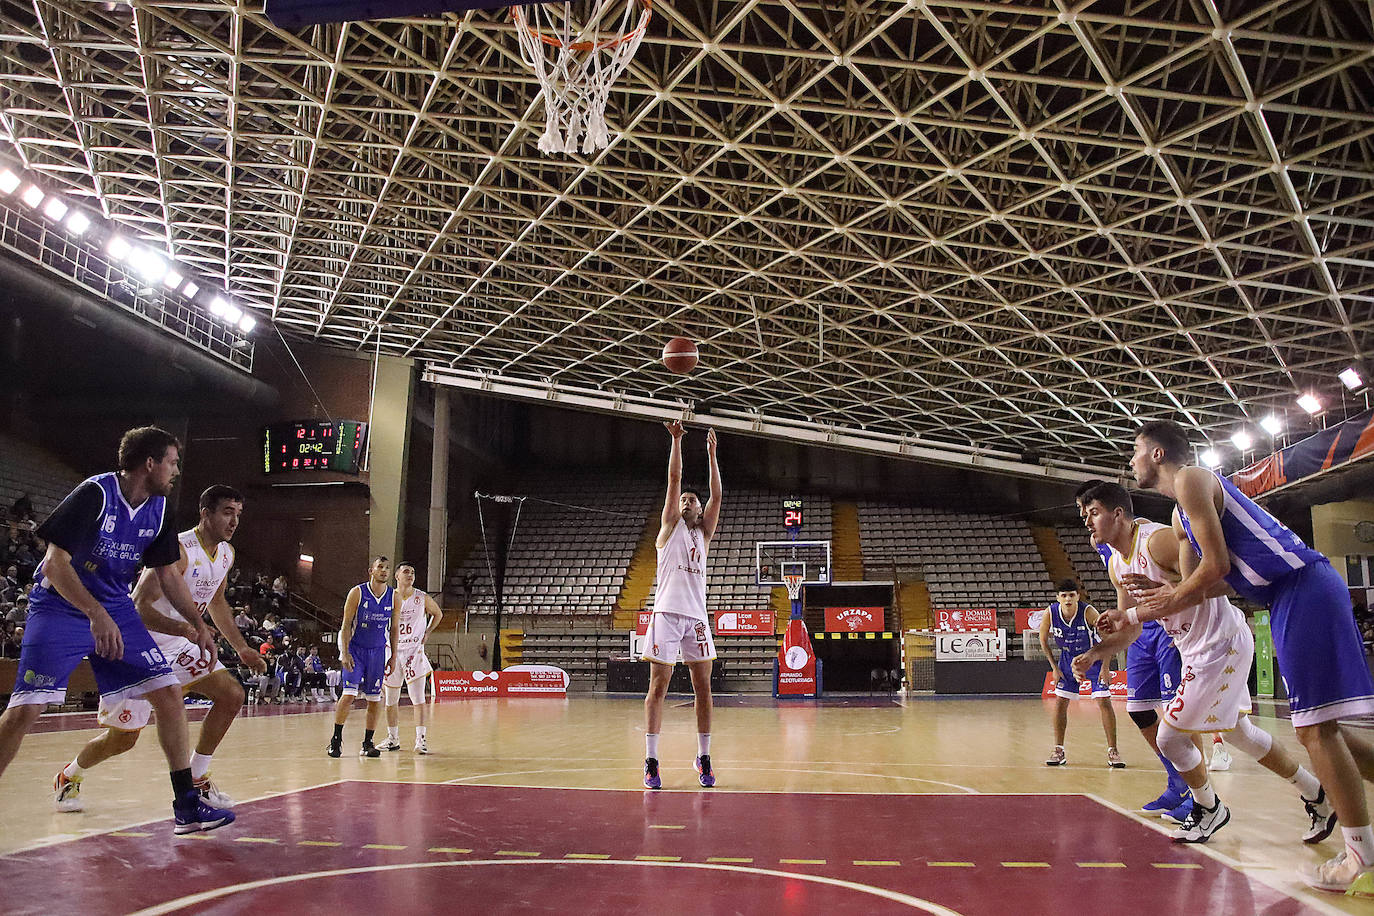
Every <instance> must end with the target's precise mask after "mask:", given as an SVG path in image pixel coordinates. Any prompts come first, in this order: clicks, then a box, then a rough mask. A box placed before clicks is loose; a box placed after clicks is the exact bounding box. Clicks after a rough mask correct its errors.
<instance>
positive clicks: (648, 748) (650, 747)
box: [644, 734, 658, 760]
mask: <svg viewBox="0 0 1374 916" xmlns="http://www.w3.org/2000/svg"><path fill="white" fill-rule="evenodd" d="M644 756H645V757H648V758H649V759H650V760H657V759H658V735H649V734H646V735H645V736H644Z"/></svg>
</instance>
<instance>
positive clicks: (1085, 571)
mask: <svg viewBox="0 0 1374 916" xmlns="http://www.w3.org/2000/svg"><path fill="white" fill-rule="evenodd" d="M1054 533H1055V534H1056V535H1058V536H1059V543H1061V544H1063V545H1064V550H1065V552H1066V553H1068V555H1069V559H1070V560H1072V561H1073V568H1074V572H1075V573H1077V574H1078V581H1079V582H1082V583H1083V587H1084V589H1086V591H1087V593H1088V600H1089V601H1091V602H1092V603H1093V604H1094V605H1096V606H1097V608H1098V609H1099V610H1101V609H1102V608H1103V607H1104V606H1105V607H1111V606H1112V604H1113V603H1114V602H1115V601H1116V589H1115V588H1113V587H1112V584H1111V582H1109V581H1108V579H1107V567H1105V566H1103V565H1102V558H1101V557H1100V556H1098V554H1097V551H1096V550H1094V549H1093V545H1092V542H1091V541H1089V540H1088V529H1086V528H1084V527H1083V526H1082V525H1056V526H1055V528H1054Z"/></svg>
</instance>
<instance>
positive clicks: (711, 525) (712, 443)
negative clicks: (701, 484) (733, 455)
mask: <svg viewBox="0 0 1374 916" xmlns="http://www.w3.org/2000/svg"><path fill="white" fill-rule="evenodd" d="M706 460H707V463H708V464H709V466H710V472H711V500H710V502H708V503H707V504H706V508H705V509H704V510H703V511H702V513H701V536H702V537H703V538H705V539H706V541H707V543H710V541H711V538H713V537H715V536H716V522H718V521H719V520H720V503H721V499H722V498H723V497H724V495H725V494H724V492H723V491H722V487H721V483H720V462H719V461H717V460H716V431H715V430H714V429H712V430H708V431H707V433H706Z"/></svg>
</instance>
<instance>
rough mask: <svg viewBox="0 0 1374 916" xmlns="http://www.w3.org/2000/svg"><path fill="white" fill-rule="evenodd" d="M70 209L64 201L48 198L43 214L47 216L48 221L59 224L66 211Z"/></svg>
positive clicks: (58, 198) (57, 198)
mask: <svg viewBox="0 0 1374 916" xmlns="http://www.w3.org/2000/svg"><path fill="white" fill-rule="evenodd" d="M70 209H71V207H69V206H67V203H66V201H64V200H63V199H62V198H60V197H49V198H48V205H47V206H46V207H44V208H43V212H44V213H46V214H47V215H48V218H49V219H53V220H56V221H57V222H59V223H60V222H62V217H64V216H66V215H67V211H68V210H70Z"/></svg>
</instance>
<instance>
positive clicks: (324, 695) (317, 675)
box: [296, 646, 333, 703]
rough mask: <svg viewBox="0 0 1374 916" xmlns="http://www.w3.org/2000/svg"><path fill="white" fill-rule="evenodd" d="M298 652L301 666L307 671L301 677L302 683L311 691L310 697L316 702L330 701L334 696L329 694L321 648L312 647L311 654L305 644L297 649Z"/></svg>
mask: <svg viewBox="0 0 1374 916" xmlns="http://www.w3.org/2000/svg"><path fill="white" fill-rule="evenodd" d="M296 654H297V655H299V656H300V657H301V668H302V670H303V671H304V672H305V673H304V675H303V676H302V678H301V685H302V686H303V687H304V688H305V689H306V690H309V691H310V699H312V700H315V701H316V702H326V703H327V702H329V701H330V700H332V699H333V697H331V696H329V693H328V690H327V687H328V685H327V684H326V682H325V677H324V660H323V659H321V658H320V650H319V649H315V648H312V649H311V650H310V654H309V655H306V654H305V646H301V647H300V648H299V649H297V650H296Z"/></svg>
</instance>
